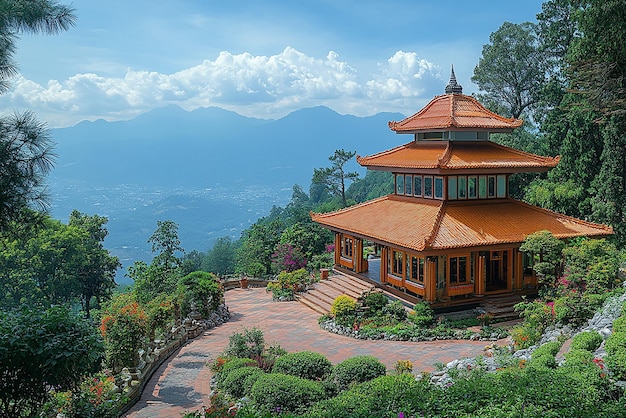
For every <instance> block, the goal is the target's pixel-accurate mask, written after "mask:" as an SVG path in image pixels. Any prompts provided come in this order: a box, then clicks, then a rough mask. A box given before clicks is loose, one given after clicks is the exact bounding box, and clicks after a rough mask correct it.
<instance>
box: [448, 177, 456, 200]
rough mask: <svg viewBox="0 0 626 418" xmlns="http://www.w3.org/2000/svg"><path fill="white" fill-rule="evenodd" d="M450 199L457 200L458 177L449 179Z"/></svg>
mask: <svg viewBox="0 0 626 418" xmlns="http://www.w3.org/2000/svg"><path fill="white" fill-rule="evenodd" d="M448 199H450V200H455V199H456V177H454V176H452V177H448Z"/></svg>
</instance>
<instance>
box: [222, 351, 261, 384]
mask: <svg viewBox="0 0 626 418" xmlns="http://www.w3.org/2000/svg"><path fill="white" fill-rule="evenodd" d="M250 366H256V362H255V361H254V360H252V359H249V358H232V359H230V360H228V361H227V362H226V363H224V365H223V366H222V370H221V371H220V373H219V375H218V380H217V382H218V387H222V384H223V383H224V381H225V380H226V379H227V378H228V375H229V374H230V373H231V372H232V371H234V370H237V369H240V368H242V367H250Z"/></svg>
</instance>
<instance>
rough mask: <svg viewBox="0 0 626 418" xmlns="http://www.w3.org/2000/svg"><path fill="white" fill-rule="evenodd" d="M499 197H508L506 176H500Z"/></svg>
mask: <svg viewBox="0 0 626 418" xmlns="http://www.w3.org/2000/svg"><path fill="white" fill-rule="evenodd" d="M498 197H506V176H505V175H498Z"/></svg>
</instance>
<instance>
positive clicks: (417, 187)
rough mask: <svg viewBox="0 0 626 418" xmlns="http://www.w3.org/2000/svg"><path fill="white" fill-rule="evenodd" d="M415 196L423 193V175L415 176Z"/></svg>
mask: <svg viewBox="0 0 626 418" xmlns="http://www.w3.org/2000/svg"><path fill="white" fill-rule="evenodd" d="M413 186H414V190H415V191H414V193H413V195H414V196H421V195H422V176H413Z"/></svg>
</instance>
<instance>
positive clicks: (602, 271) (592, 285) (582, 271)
mask: <svg viewBox="0 0 626 418" xmlns="http://www.w3.org/2000/svg"><path fill="white" fill-rule="evenodd" d="M563 255H564V256H565V273H566V275H565V280H567V282H569V285H570V286H575V287H578V288H580V289H583V288H584V289H586V291H587V292H588V293H597V294H602V293H605V292H606V291H607V290H610V289H613V288H614V287H615V286H616V285H617V284H618V283H619V280H617V278H618V274H619V267H620V262H621V256H620V253H619V251H618V250H617V248H616V247H615V245H614V244H613V243H611V242H609V241H607V240H606V239H583V240H580V241H578V242H576V243H575V244H574V245H571V246H568V247H567V248H565V249H564V250H563Z"/></svg>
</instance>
